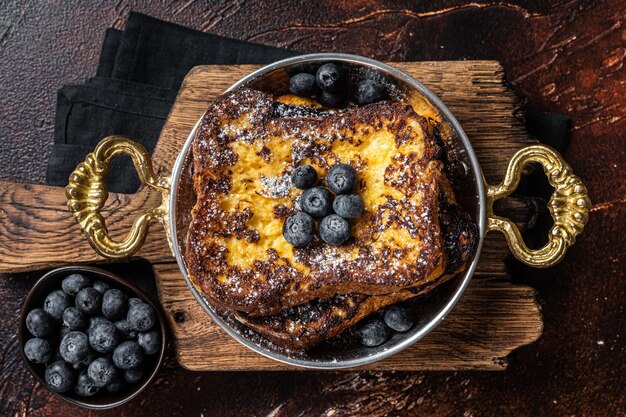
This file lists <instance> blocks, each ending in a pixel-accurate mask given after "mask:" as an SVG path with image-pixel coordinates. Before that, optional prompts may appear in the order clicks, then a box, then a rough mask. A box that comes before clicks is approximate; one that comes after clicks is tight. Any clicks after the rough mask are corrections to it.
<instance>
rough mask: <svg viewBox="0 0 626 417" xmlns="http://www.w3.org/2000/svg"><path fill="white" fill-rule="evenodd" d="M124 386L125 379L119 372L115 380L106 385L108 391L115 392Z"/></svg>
mask: <svg viewBox="0 0 626 417" xmlns="http://www.w3.org/2000/svg"><path fill="white" fill-rule="evenodd" d="M123 388H124V380H123V379H122V378H121V377H120V376H119V373H117V375H116V377H115V379H114V380H113V382H111V383H110V384H109V385H107V386H106V389H107V391H109V392H110V393H112V394H114V393H116V392H120V391H121V390H122V389H123Z"/></svg>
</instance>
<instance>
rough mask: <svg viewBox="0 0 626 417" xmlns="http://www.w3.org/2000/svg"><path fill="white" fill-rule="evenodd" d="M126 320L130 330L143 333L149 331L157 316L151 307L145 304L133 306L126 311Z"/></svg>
mask: <svg viewBox="0 0 626 417" xmlns="http://www.w3.org/2000/svg"><path fill="white" fill-rule="evenodd" d="M126 320H128V324H130V328H131V329H132V330H137V331H139V332H145V331H148V330H150V329H151V328H152V327H153V326H154V325H155V324H156V321H157V316H156V313H155V312H154V310H153V309H152V307H150V306H149V305H148V304H146V303H141V304H135V305H133V306H131V307H130V308H129V309H128V314H127V315H126Z"/></svg>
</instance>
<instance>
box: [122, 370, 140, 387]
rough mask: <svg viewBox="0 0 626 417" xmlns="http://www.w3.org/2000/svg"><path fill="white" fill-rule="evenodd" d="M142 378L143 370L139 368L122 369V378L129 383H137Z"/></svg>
mask: <svg viewBox="0 0 626 417" xmlns="http://www.w3.org/2000/svg"><path fill="white" fill-rule="evenodd" d="M141 378H143V370H142V369H140V368H135V369H128V370H126V371H124V379H125V380H126V382H128V383H129V384H137V383H139V381H141Z"/></svg>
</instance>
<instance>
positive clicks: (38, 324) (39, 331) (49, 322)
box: [26, 308, 54, 337]
mask: <svg viewBox="0 0 626 417" xmlns="http://www.w3.org/2000/svg"><path fill="white" fill-rule="evenodd" d="M26 328H27V329H28V331H29V332H30V333H31V334H32V335H33V336H36V337H46V336H50V335H51V334H52V332H53V331H54V319H53V318H52V316H50V314H48V313H46V311H45V310H44V309H42V308H36V309H34V310H31V311H29V312H28V315H27V316H26Z"/></svg>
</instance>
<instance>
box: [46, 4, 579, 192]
mask: <svg viewBox="0 0 626 417" xmlns="http://www.w3.org/2000/svg"><path fill="white" fill-rule="evenodd" d="M294 55H298V52H294V51H289V50H285V49H280V48H273V47H269V46H265V45H259V44H253V43H250V42H245V41H239V40H235V39H228V38H224V37H220V36H216V35H212V34H207V33H203V32H198V31H195V30H192V29H189V28H185V27H182V26H179V25H175V24H172V23H168V22H163V21H160V20H158V19H155V18H152V17H150V16H146V15H143V14H139V13H130V16H129V18H128V22H127V24H126V27H125V29H124V31H120V30H117V29H108V30H107V32H106V35H105V38H104V42H103V45H102V50H101V54H100V60H99V63H98V68H97V71H96V77H94V78H91V79H89V80H88V81H87V82H86V83H85V84H84V85H70V86H64V87H63V88H62V89H61V90H59V93H58V97H57V114H56V123H55V138H54V141H55V145H54V147H53V150H52V154H51V156H50V160H49V162H48V171H47V180H48V183H50V184H52V185H58V186H65V185H66V184H67V180H68V177H69V175H70V173H71V172H72V170H73V169H74V168H75V167H76V165H78V163H80V162H81V161H83V160H84V158H85V155H86V154H87V153H88V152H90V151H91V150H93V147H94V146H95V145H96V144H97V143H98V142H99V141H100V140H101V139H102V138H104V137H105V136H108V135H124V136H127V137H129V138H131V139H134V140H136V141H139V142H141V143H142V144H143V145H144V146H145V147H146V149H147V150H148V151H149V152H152V150H153V149H154V146H155V145H156V141H157V140H158V137H159V134H160V132H161V129H162V127H163V124H164V123H165V119H166V118H167V115H168V113H169V110H170V108H171V106H172V104H173V102H174V99H175V98H176V93H177V90H178V88H179V86H180V84H181V83H182V81H183V79H184V77H185V75H186V74H187V73H188V72H189V70H191V69H192V68H193V67H194V66H196V65H202V64H253V63H256V64H264V63H270V62H274V61H276V60H279V59H283V58H287V57H290V56H294ZM527 110H528V111H527V125H528V128H529V130H530V131H531V133H533V134H534V135H535V136H537V137H539V139H540V140H542V141H543V142H545V143H548V144H550V145H551V146H553V147H555V148H557V150H560V151H562V150H563V148H564V146H565V143H566V141H567V137H568V131H569V126H570V121H569V119H567V118H565V117H563V116H560V115H555V114H547V113H541V112H537V111H533V110H532V109H527ZM107 186H108V187H109V188H108V189H109V191H111V192H117V193H133V192H135V191H136V190H137V188H138V187H139V179H138V178H137V175H136V173H135V170H134V167H133V166H132V163H131V161H130V158H116V159H115V160H114V161H113V163H112V166H111V171H110V174H109V175H108V176H107Z"/></svg>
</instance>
